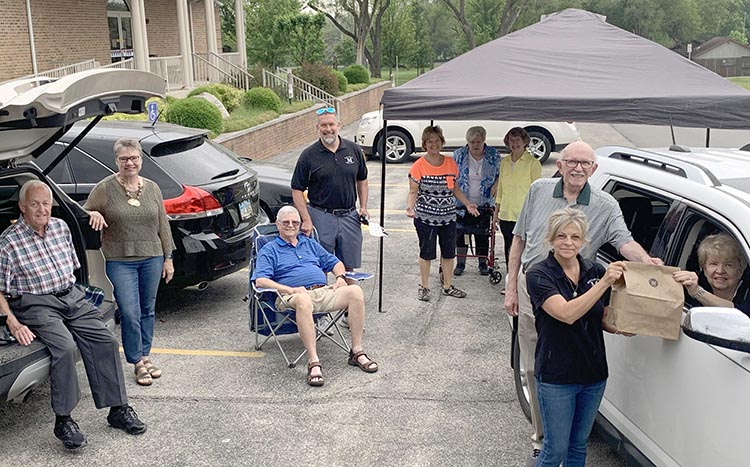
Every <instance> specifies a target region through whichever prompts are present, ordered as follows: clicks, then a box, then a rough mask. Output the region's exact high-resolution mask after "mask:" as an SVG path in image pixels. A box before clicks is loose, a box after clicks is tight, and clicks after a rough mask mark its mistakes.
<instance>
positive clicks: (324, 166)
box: [292, 107, 368, 271]
mask: <svg viewBox="0 0 750 467" xmlns="http://www.w3.org/2000/svg"><path fill="white" fill-rule="evenodd" d="M317 115H318V117H317V118H318V121H317V124H316V128H317V129H318V134H319V135H320V139H319V140H318V141H316V142H315V143H314V144H313V145H311V146H310V147H308V148H307V149H305V150H304V151H302V154H301V155H300V157H299V159H298V160H297V166H296V167H295V168H294V176H293V177H292V197H293V199H294V206H295V207H296V208H297V210H298V211H299V213H300V216H301V217H302V227H301V230H302V232H304V233H305V234H306V235H310V233H311V232H312V227H313V225H314V226H315V228H316V229H317V230H318V236H319V242H320V244H321V245H323V247H324V248H325V249H326V250H328V251H329V252H331V253H333V254H334V255H336V257H337V258H338V259H339V260H341V262H342V263H344V266H345V267H346V270H347V271H351V270H354V269H355V268H358V267H360V265H361V263H362V229H361V227H360V221H359V217H360V216H365V217H368V213H367V193H368V185H367V165H366V164H365V157H364V154H363V153H362V149H361V148H360V147H359V146H357V144H355V143H353V142H351V141H348V140H345V139H343V138H341V137H339V119H338V116H337V115H336V109H334V108H333V107H325V108H322V109H319V110H318V111H317ZM305 190H307V198H308V200H309V204H308V203H306V202H305V195H304V191H305ZM357 198H359V212H358V211H357V207H356V205H357Z"/></svg>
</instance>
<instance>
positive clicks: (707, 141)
mask: <svg viewBox="0 0 750 467" xmlns="http://www.w3.org/2000/svg"><path fill="white" fill-rule="evenodd" d="M710 143H711V129H710V128H706V147H708V146H709V144H710Z"/></svg>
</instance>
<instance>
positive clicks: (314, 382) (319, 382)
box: [307, 362, 324, 386]
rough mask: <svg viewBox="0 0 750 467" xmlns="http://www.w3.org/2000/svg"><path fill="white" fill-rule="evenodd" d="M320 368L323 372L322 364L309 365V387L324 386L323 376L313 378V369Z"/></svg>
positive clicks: (313, 363)
mask: <svg viewBox="0 0 750 467" xmlns="http://www.w3.org/2000/svg"><path fill="white" fill-rule="evenodd" d="M316 366H317V367H318V368H320V370H321V371H322V370H323V367H322V366H320V362H310V363H308V364H307V384H308V385H309V386H323V382H324V381H323V375H322V374H321V375H320V376H313V375H312V369H313V368H315V367H316Z"/></svg>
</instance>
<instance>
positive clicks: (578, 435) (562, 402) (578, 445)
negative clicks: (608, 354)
mask: <svg viewBox="0 0 750 467" xmlns="http://www.w3.org/2000/svg"><path fill="white" fill-rule="evenodd" d="M606 386H607V380H606V379H604V380H601V381H599V382H597V383H592V384H551V383H543V382H542V381H540V380H539V378H536V391H537V397H538V398H539V411H540V412H541V415H542V427H543V428H544V438H543V440H544V441H543V443H542V452H541V454H539V458H537V461H536V467H546V466H549V467H558V466H559V465H560V463H562V465H563V467H584V465H585V464H586V443H587V442H588V439H589V435H590V434H591V428H592V427H593V426H594V419H595V418H596V412H597V411H598V410H599V404H600V403H601V401H602V396H604V388H605V387H606Z"/></svg>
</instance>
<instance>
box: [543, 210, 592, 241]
mask: <svg viewBox="0 0 750 467" xmlns="http://www.w3.org/2000/svg"><path fill="white" fill-rule="evenodd" d="M547 222H548V223H547V242H549V243H550V244H551V243H552V242H553V241H554V240H555V237H557V234H559V233H560V231H561V230H562V229H564V228H565V227H566V226H567V225H568V224H575V225H576V226H577V227H578V228H579V229H580V230H581V237H583V239H584V241H587V238H586V235H587V234H588V231H589V221H588V220H587V219H586V214H584V213H583V211H581V210H580V209H574V208H563V209H558V210H557V211H555V212H553V213H552V214H551V215H550V216H549V220H548V221H547Z"/></svg>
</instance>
